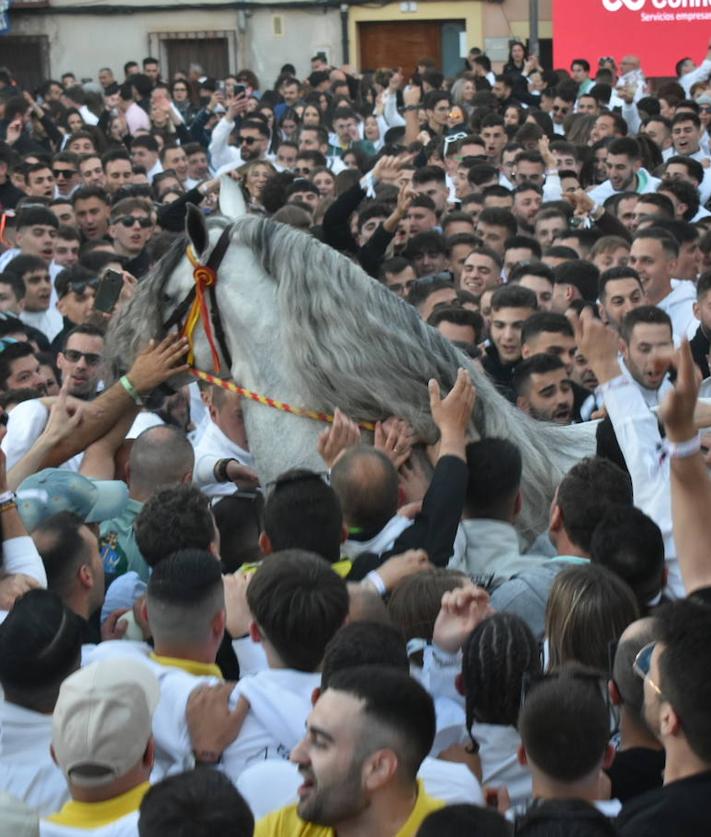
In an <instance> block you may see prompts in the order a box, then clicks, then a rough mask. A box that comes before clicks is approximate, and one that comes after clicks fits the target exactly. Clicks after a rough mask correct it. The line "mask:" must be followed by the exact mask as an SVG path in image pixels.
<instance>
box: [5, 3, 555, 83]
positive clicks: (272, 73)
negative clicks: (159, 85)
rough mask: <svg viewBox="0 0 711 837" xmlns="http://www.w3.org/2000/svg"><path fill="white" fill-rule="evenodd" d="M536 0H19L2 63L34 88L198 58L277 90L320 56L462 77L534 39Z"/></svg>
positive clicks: (215, 72) (546, 24)
mask: <svg viewBox="0 0 711 837" xmlns="http://www.w3.org/2000/svg"><path fill="white" fill-rule="evenodd" d="M539 6H540V11H539V20H540V23H539V34H540V37H541V39H542V49H543V51H544V52H545V51H546V50H547V49H548V45H549V39H550V37H551V24H550V20H551V0H540V3H539ZM528 9H529V0H503V2H497V0H424V1H423V2H421V0H405V1H404V2H391V3H386V4H384V5H379V6H376V5H374V4H366V3H363V4H354V3H341V4H339V3H338V0H325V2H304V0H281V2H269V4H268V5H267V3H262V2H251V1H250V2H227V0H203V2H199V3H198V2H190V0H182V1H181V0H178V2H176V0H119V1H118V2H109V0H104V1H103V2H102V0H99V1H98V2H94V3H87V2H85V0H81V2H79V0H15V2H14V3H12V4H11V7H10V12H9V19H10V28H9V30H8V31H7V32H6V33H5V34H2V35H0V65H8V66H11V67H12V68H13V70H14V71H15V73H16V74H17V75H18V77H19V78H20V79H21V80H22V81H23V82H24V83H37V82H39V81H40V80H41V79H46V78H49V77H54V78H57V77H59V76H61V74H62V73H64V72H73V73H74V74H75V75H76V77H77V78H78V79H82V80H89V79H96V76H97V71H98V70H99V68H100V67H104V66H108V67H111V68H112V69H113V70H114V73H115V74H116V77H117V78H121V77H122V67H123V64H124V62H126V61H128V60H137V61H140V60H141V59H142V58H143V57H145V56H146V55H152V56H155V57H156V58H159V59H160V61H161V66H162V68H163V76H164V78H166V79H170V78H171V76H172V74H173V73H174V72H176V71H178V70H187V64H188V63H189V62H190V61H197V62H198V63H200V64H202V65H203V67H204V68H205V70H206V72H207V73H208V74H209V75H212V76H216V77H220V76H223V75H225V74H226V73H227V72H228V71H236V70H238V69H240V68H243V67H249V68H250V69H252V70H253V71H254V72H256V74H257V75H258V76H259V78H260V79H261V80H262V87H265V88H266V87H270V86H271V85H272V84H273V82H274V79H275V78H276V76H277V74H278V73H279V69H280V68H281V66H282V65H283V64H284V63H286V62H291V63H293V64H294V65H295V66H296V70H297V74H298V75H300V76H303V75H307V74H308V72H309V70H310V67H309V58H310V56H312V55H314V54H315V53H316V52H325V53H326V55H327V56H328V58H329V60H330V62H331V63H333V64H335V65H340V64H343V63H348V64H350V65H352V66H354V67H355V68H357V69H358V70H363V69H375V68H376V67H382V66H392V65H393V64H395V63H397V64H400V65H401V66H402V68H403V71H404V72H410V71H411V70H412V69H414V61H416V59H417V58H418V57H425V56H428V57H431V58H433V59H435V61H437V62H438V63H439V64H440V65H441V66H443V67H444V69H445V72H447V73H455V72H457V71H458V70H459V68H460V67H461V63H462V60H463V56H464V55H465V54H466V52H467V51H468V49H469V48H470V47H472V46H479V47H482V48H484V49H485V50H486V51H487V53H488V54H489V55H490V56H491V57H492V59H494V60H495V61H503V60H505V57H506V54H507V52H508V43H509V40H510V39H511V38H521V39H525V38H527V36H528V33H529V22H528Z"/></svg>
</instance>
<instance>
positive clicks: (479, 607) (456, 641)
mask: <svg viewBox="0 0 711 837" xmlns="http://www.w3.org/2000/svg"><path fill="white" fill-rule="evenodd" d="M493 612H494V611H493V609H492V607H491V604H490V599H489V594H488V593H487V592H486V590H483V589H482V588H481V587H477V586H476V585H475V584H472V583H471V582H468V583H467V584H465V585H464V586H463V587H457V588H456V589H454V590H451V591H449V592H447V593H445V594H444V595H443V596H442V604H441V607H440V611H439V614H438V615H437V620H436V622H435V626H434V632H433V635H432V640H433V642H434V643H435V645H438V646H439V647H440V648H441V649H442V650H443V651H446V652H447V653H449V654H454V653H455V652H456V651H459V649H460V648H461V647H462V645H464V642H465V640H466V638H467V637H468V636H469V634H470V633H471V632H472V631H473V630H474V628H476V627H477V625H479V623H480V622H483V621H484V619H486V617H487V616H491V614H492V613H493Z"/></svg>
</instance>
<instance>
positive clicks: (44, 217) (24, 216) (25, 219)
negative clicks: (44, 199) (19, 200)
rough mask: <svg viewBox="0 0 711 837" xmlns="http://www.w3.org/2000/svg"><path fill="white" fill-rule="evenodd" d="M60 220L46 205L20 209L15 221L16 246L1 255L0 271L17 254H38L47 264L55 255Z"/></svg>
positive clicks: (0, 271)
mask: <svg viewBox="0 0 711 837" xmlns="http://www.w3.org/2000/svg"><path fill="white" fill-rule="evenodd" d="M58 227H59V221H58V220H57V217H56V216H55V214H54V213H53V212H52V211H51V210H50V209H48V208H47V207H44V206H30V207H26V208H23V209H20V210H19V211H18V213H17V217H16V223H15V229H16V232H15V243H16V245H17V246H16V247H11V248H10V249H9V250H6V251H5V252H4V253H3V254H2V255H1V256H0V273H2V272H3V271H4V270H5V269H6V268H7V266H8V264H9V263H10V262H11V261H12V260H13V259H14V258H15V257H16V256H21V255H22V256H37V257H39V258H40V259H42V261H44V262H45V263H46V264H49V263H50V262H51V261H52V256H53V255H54V240H55V238H56V237H57V228H58Z"/></svg>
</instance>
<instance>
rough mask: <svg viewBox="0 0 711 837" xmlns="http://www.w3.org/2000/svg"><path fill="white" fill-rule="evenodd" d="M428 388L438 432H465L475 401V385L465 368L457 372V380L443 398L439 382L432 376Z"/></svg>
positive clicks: (431, 409)
mask: <svg viewBox="0 0 711 837" xmlns="http://www.w3.org/2000/svg"><path fill="white" fill-rule="evenodd" d="M428 388H429V393H430V411H431V413H432V418H433V420H434V423H435V424H436V425H437V427H438V428H439V431H440V433H442V435H443V436H444V435H445V433H447V432H454V433H457V434H466V432H467V430H468V428H469V422H470V421H471V418H472V410H473V409H474V402H475V401H476V387H475V386H474V384H473V383H472V379H471V376H470V375H469V373H468V372H467V370H466V369H460V370H459V371H458V372H457V380H456V381H455V383H454V386H453V387H452V389H451V390H450V391H449V394H448V395H447V396H446V397H445V398H442V396H441V391H440V388H439V383H438V382H437V381H436V380H435V379H434V378H432V379H431V380H430V382H429V385H428Z"/></svg>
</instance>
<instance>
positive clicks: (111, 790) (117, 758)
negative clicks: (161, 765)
mask: <svg viewBox="0 0 711 837" xmlns="http://www.w3.org/2000/svg"><path fill="white" fill-rule="evenodd" d="M159 696H160V688H159V686H158V680H157V679H156V677H155V675H154V674H153V673H152V672H151V671H150V669H149V668H148V667H147V666H146V665H145V664H144V663H142V662H140V661H139V660H133V659H130V658H129V657H126V658H124V659H120V660H118V661H117V660H106V661H102V662H98V663H94V664H92V665H89V666H87V667H86V668H82V669H80V670H79V671H77V672H75V673H74V674H72V675H71V676H69V677H68V678H67V679H66V680H65V681H64V682H63V683H62V686H61V688H60V690H59V698H58V699H57V704H56V706H55V709H54V718H53V721H52V729H53V733H52V756H53V758H54V760H55V761H56V763H57V764H58V765H59V767H60V769H61V770H62V773H64V775H65V777H66V781H67V785H68V787H69V792H70V794H71V797H72V799H71V801H70V802H67V803H66V805H64V807H63V808H62V809H61V810H60V811H58V812H57V813H56V814H52V815H51V816H49V817H44V818H42V820H40V837H63V835H72V834H83V835H87V837H88V836H89V835H93V834H97V835H98V834H100V835H101V836H102V837H133V835H136V834H137V822H138V808H139V806H140V804H141V800H142V799H143V797H144V796H145V794H146V792H147V791H148V788H149V784H148V779H149V776H150V773H151V769H152V767H153V758H154V752H155V750H154V743H153V736H152V734H151V721H152V716H153V712H154V711H155V708H156V705H157V704H158V698H159Z"/></svg>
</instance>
